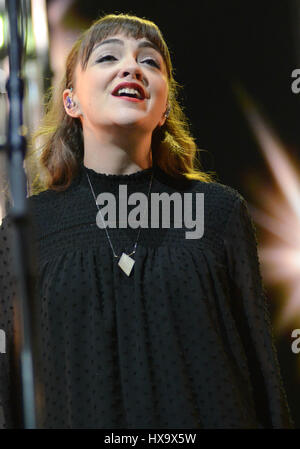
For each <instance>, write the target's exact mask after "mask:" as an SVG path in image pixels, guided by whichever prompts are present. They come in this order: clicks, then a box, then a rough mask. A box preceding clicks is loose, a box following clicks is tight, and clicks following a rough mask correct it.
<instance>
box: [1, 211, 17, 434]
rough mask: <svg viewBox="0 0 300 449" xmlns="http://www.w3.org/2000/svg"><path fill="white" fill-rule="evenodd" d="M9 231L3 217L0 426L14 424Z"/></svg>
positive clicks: (11, 284) (11, 425) (12, 284)
mask: <svg viewBox="0 0 300 449" xmlns="http://www.w3.org/2000/svg"><path fill="white" fill-rule="evenodd" d="M11 230H12V225H11V221H10V220H9V218H8V216H6V217H5V218H4V219H3V221H2V224H1V226H0V329H1V331H2V332H1V333H2V338H3V334H4V335H5V347H4V348H3V344H2V345H1V352H0V429H5V428H12V427H14V426H13V417H12V412H13V406H12V384H11V380H12V376H11V364H12V361H13V295H14V282H13V263H12V249H11V248H12V247H11V243H12V233H11ZM3 331H4V332H3ZM2 343H3V342H2ZM3 349H4V350H5V352H3Z"/></svg>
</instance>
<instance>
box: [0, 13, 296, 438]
mask: <svg viewBox="0 0 300 449" xmlns="http://www.w3.org/2000/svg"><path fill="white" fill-rule="evenodd" d="M178 87H179V86H178V84H177V83H176V81H175V79H174V77H173V68H172V64H171V60H170V54H169V50H168V47H167V45H166V42H165V40H164V39H163V36H162V33H161V32H160V30H159V29H158V27H157V26H156V25H155V24H154V23H153V22H151V21H149V20H145V19H141V18H138V17H135V16H131V15H126V14H117V15H106V16H104V17H101V18H100V19H99V20H97V21H96V22H94V23H93V25H92V26H91V27H90V28H89V29H88V30H87V31H86V32H84V33H83V35H82V36H81V37H80V38H79V39H78V40H77V41H76V43H75V44H74V46H73V48H72V50H71V52H70V54H69V56H68V58H67V61H66V70H65V76H64V78H63V80H62V83H61V85H60V86H58V87H57V89H56V90H55V92H54V94H53V95H52V97H51V99H50V102H49V105H48V108H47V112H46V115H45V117H44V122H43V124H42V126H41V128H40V129H39V130H38V131H37V133H36V135H35V136H34V140H33V143H35V142H37V141H38V140H39V141H40V142H41V147H40V148H39V147H38V146H37V145H36V149H37V150H38V151H39V174H40V176H39V178H37V179H35V182H34V183H33V185H32V188H31V195H30V196H29V197H28V201H29V204H30V208H31V211H32V216H33V221H34V225H35V239H36V243H37V248H38V267H37V270H38V277H37V279H38V282H37V286H36V298H37V301H38V307H39V328H40V343H41V367H40V368H41V373H42V383H43V391H44V396H43V412H44V415H43V428H67V429H71V428H98V429H102V428H109V429H113V428H130V429H139V428H160V429H164V428H165V429H168V428H172V429H174V428H178V429H184V428H207V429H208V428H210V429H217V428H218V429H219V428H230V429H241V428H253V429H254V428H292V427H293V420H292V417H291V415H290V411H289V406H288V403H287V397H286V393H285V388H284V385H283V381H282V377H281V372H280V367H279V364H278V356H277V353H276V349H275V345H274V337H273V330H272V326H271V322H270V315H269V310H268V307H267V301H266V296H265V293H264V287H263V283H262V278H261V274H260V266H259V259H258V254H257V240H256V231H255V227H254V224H253V222H252V219H251V217H250V215H249V211H248V208H247V203H246V200H245V199H244V198H243V197H242V196H241V194H240V193H239V192H238V191H236V190H235V189H233V188H231V187H229V186H226V185H223V184H221V183H219V182H217V181H216V180H215V179H214V174H213V173H205V172H204V171H202V169H201V166H200V162H198V161H199V158H196V156H197V148H196V143H195V141H194V139H193V137H192V135H191V133H190V131H189V127H188V121H187V119H186V116H185V114H184V112H183V110H182V108H181V106H180V101H179V99H178ZM34 148H35V147H34ZM28 157H29V156H28ZM42 174H43V176H42ZM124 184H126V185H127V189H128V194H132V193H136V192H139V193H143V194H144V195H145V196H146V197H147V198H149V195H150V194H151V193H153V192H155V193H159V194H161V193H167V194H168V195H171V194H172V193H174V192H178V193H179V194H180V195H182V198H183V195H184V193H197V192H198V193H202V194H204V233H203V236H202V237H201V238H199V239H186V238H185V229H184V228H176V227H174V226H172V225H171V226H170V228H162V227H160V228H159V229H157V228H155V229H152V228H151V227H149V228H148V229H141V228H139V229H134V228H132V227H128V228H121V227H117V228H115V229H114V228H103V229H100V228H99V227H98V226H97V224H96V215H97V213H98V211H99V210H98V205H97V203H96V198H97V196H98V195H99V194H100V193H103V192H105V193H111V194H113V195H114V197H115V198H118V191H119V185H124ZM194 196H195V195H193V198H194ZM150 203H151V202H150V201H148V203H147V204H148V205H147V207H149V208H150ZM194 206H195V205H194ZM148 212H149V214H148V215H149V216H150V209H149V211H148ZM10 231H11V225H10V220H9V214H8V215H7V216H6V217H5V218H4V220H3V223H2V226H1V233H0V269H1V275H0V328H1V329H3V330H4V331H5V333H6V338H7V348H8V349H7V352H6V354H0V364H1V365H0V368H1V370H0V423H1V426H2V427H3V428H12V427H14V426H15V423H14V418H13V417H14V410H13V403H12V401H11V397H12V395H13V386H12V385H13V379H14V372H13V370H12V368H11V365H10V358H11V351H12V347H13V344H14V339H15V338H16V337H15V332H14V326H13V322H14V320H13V314H14V310H13V305H12V304H13V302H12V299H13V297H14V295H15V291H14V284H13V268H12V263H11V259H12V251H11V247H10V245H9V243H8V242H9V241H10ZM1 410H2V414H1ZM1 416H2V418H1ZM1 420H2V421H1Z"/></svg>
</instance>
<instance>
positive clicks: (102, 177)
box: [80, 162, 153, 184]
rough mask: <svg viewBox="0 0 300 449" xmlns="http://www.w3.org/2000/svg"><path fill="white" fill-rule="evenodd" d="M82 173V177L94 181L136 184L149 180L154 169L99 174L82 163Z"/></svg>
mask: <svg viewBox="0 0 300 449" xmlns="http://www.w3.org/2000/svg"><path fill="white" fill-rule="evenodd" d="M80 171H81V173H82V175H84V176H85V177H86V174H88V176H89V177H90V179H93V180H95V181H96V180H99V181H107V182H109V183H116V184H119V183H122V182H124V183H131V182H133V183H135V182H143V181H145V180H147V179H149V176H150V175H151V173H152V172H153V167H149V168H146V169H144V170H139V171H136V172H134V173H130V174H111V173H103V172H97V171H96V170H94V169H92V168H88V167H86V166H85V165H84V163H83V162H81V163H80Z"/></svg>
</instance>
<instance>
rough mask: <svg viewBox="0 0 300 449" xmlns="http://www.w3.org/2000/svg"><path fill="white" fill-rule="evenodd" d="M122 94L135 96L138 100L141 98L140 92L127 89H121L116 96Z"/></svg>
mask: <svg viewBox="0 0 300 449" xmlns="http://www.w3.org/2000/svg"><path fill="white" fill-rule="evenodd" d="M123 93H125V94H132V95H137V97H138V98H142V96H141V94H140V92H139V91H138V90H137V89H130V88H128V87H122V88H121V89H119V90H118V91H117V95H120V94H123Z"/></svg>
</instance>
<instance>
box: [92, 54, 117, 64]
mask: <svg viewBox="0 0 300 449" xmlns="http://www.w3.org/2000/svg"><path fill="white" fill-rule="evenodd" d="M111 60H115V61H116V60H117V58H115V57H114V56H113V55H106V56H102V58H99V59H97V61H96V62H102V61H111Z"/></svg>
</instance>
